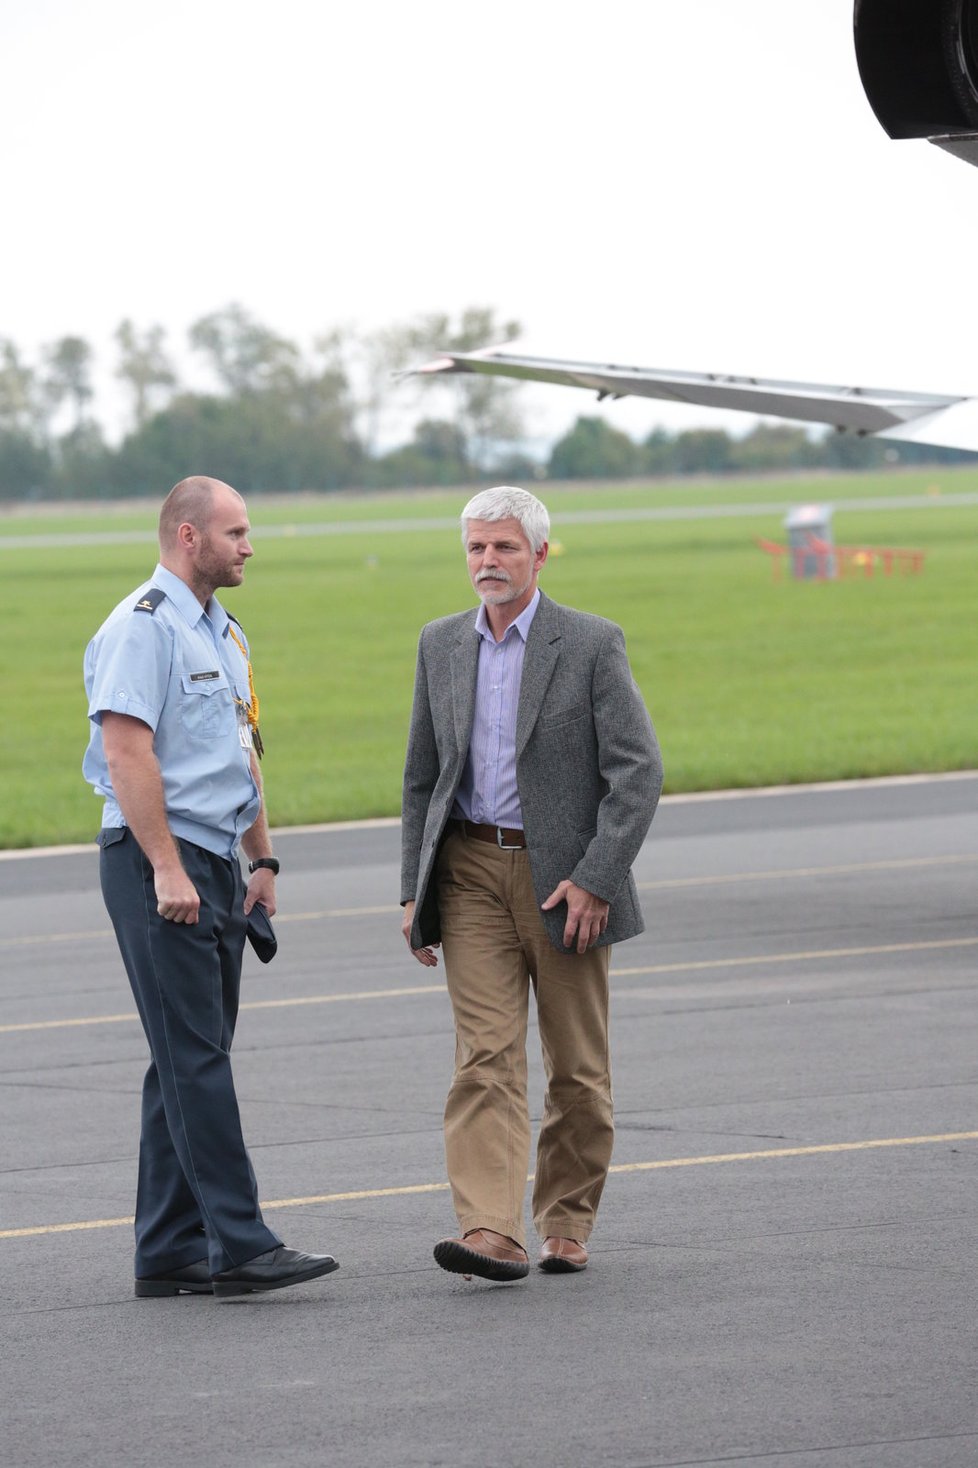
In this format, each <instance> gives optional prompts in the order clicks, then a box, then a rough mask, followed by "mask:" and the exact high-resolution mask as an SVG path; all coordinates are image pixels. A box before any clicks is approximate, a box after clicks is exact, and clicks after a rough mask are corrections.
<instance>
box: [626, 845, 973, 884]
mask: <svg viewBox="0 0 978 1468" xmlns="http://www.w3.org/2000/svg"><path fill="white" fill-rule="evenodd" d="M975 862H978V854H967V855H963V856H909V857H900V858H895V859H894V860H892V861H854V862H847V863H844V864H840V865H838V866H830V867H780V868H777V867H776V868H772V869H771V870H770V871H760V872H722V873H718V874H717V875H716V876H697V877H662V878H659V879H658V880H656V881H652V882H639V883H638V889H639V891H640V892H654V891H663V890H665V889H667V888H675V887H722V886H727V885H732V884H733V883H737V882H778V881H790V880H792V879H795V878H801V877H837V876H852V874H853V873H855V872H897V871H911V870H917V869H918V868H920V867H948V866H962V865H966V864H969V863H975Z"/></svg>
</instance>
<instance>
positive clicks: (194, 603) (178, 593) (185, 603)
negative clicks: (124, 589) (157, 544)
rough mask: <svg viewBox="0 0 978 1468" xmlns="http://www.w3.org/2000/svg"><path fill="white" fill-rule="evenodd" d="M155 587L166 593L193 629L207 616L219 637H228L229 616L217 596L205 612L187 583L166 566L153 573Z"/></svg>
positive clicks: (211, 600) (212, 599)
mask: <svg viewBox="0 0 978 1468" xmlns="http://www.w3.org/2000/svg"><path fill="white" fill-rule="evenodd" d="M153 585H154V586H158V587H159V589H160V590H161V591H165V592H166V594H167V597H168V599H169V600H170V601H172V603H173V605H174V606H175V607H176V609H177V611H178V612H179V613H180V615H181V616H182V617H183V619H184V621H185V622H187V623H189V625H190V626H191V627H196V626H197V623H198V622H199V621H200V619H201V617H203V616H207V617H209V618H210V622H211V626H212V627H213V628H214V631H215V632H216V633H217V634H218V636H220V637H226V636H227V630H228V614H227V612H226V611H225V610H224V608H223V607H222V606H221V603H220V602H219V601H218V599H217V597H216V596H213V595H212V596H211V599H210V601H209V603H208V605H207V610H206V612H205V610H204V608H203V607H202V606H201V604H200V602H199V601H198V600H197V598H196V596H195V595H194V593H193V592H192V591H191V590H190V587H189V586H188V585H187V583H186V581H184V580H182V579H181V577H179V576H177V575H176V573H175V572H174V571H168V570H167V569H166V567H165V566H157V568H156V570H155V571H154V572H153Z"/></svg>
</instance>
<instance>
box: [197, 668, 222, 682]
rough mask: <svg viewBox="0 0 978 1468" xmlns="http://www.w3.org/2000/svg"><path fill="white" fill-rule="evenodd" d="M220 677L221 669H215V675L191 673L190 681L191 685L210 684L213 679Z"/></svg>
mask: <svg viewBox="0 0 978 1468" xmlns="http://www.w3.org/2000/svg"><path fill="white" fill-rule="evenodd" d="M220 676H221V674H220V671H219V669H217V668H215V669H214V671H213V673H191V674H190V681H191V683H209V682H210V681H211V679H212V678H220Z"/></svg>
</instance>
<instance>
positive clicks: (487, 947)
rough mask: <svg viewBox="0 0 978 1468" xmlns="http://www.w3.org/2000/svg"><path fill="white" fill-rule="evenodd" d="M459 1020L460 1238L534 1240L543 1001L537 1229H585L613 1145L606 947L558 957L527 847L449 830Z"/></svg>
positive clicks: (452, 1153)
mask: <svg viewBox="0 0 978 1468" xmlns="http://www.w3.org/2000/svg"><path fill="white" fill-rule="evenodd" d="M436 882H437V891H438V906H439V910H440V914H441V929H442V949H443V952H444V957H445V972H446V979H447V983H448V992H449V995H450V997H451V1001H452V1010H453V1012H454V1015H455V1039H456V1048H455V1074H454V1077H453V1079H452V1085H451V1089H450V1091H449V1093H448V1101H447V1103H446V1106H445V1158H446V1162H447V1166H448V1177H449V1181H450V1183H451V1188H452V1198H453V1201H454V1205H455V1212H456V1214H457V1216H458V1221H459V1225H460V1227H461V1230H462V1232H463V1233H465V1232H466V1231H468V1230H469V1229H473V1228H492V1229H495V1230H497V1231H498V1232H499V1233H502V1234H508V1235H509V1236H510V1238H513V1239H515V1240H516V1241H517V1243H519V1244H521V1245H523V1246H524V1247H525V1246H526V1230H525V1226H524V1222H523V1197H524V1192H525V1188H526V1175H527V1168H528V1166H529V1160H530V1116H529V1109H528V1105H527V1069H526V1029H527V1009H528V1001H529V989H530V985H531V984H532V985H533V989H534V993H535V995H536V1002H537V1018H538V1022H539V1027H540V1043H541V1049H542V1052H543V1063H544V1068H545V1071H546V1077H547V1092H546V1097H545V1101H544V1108H543V1118H542V1122H541V1126H540V1136H539V1141H538V1145H537V1166H536V1173H535V1176H534V1182H533V1222H534V1226H535V1228H536V1230H537V1232H538V1233H539V1235H540V1236H541V1238H546V1237H547V1236H549V1235H551V1234H557V1235H560V1236H561V1237H564V1238H573V1239H579V1240H580V1241H581V1242H582V1243H583V1242H584V1241H585V1240H586V1239H587V1238H588V1236H589V1234H590V1232H591V1229H592V1227H593V1225H594V1218H595V1214H596V1212H597V1208H598V1202H599V1200H600V1198H601V1193H602V1191H603V1189H604V1184H605V1179H606V1178H607V1175H608V1167H609V1164H610V1161H611V1149H612V1144H613V1140H614V1123H613V1120H612V1101H611V1072H610V1064H609V1055H608V965H609V961H610V955H611V949H610V947H603V948H592V949H590V950H589V951H588V952H587V953H583V954H579V953H569V954H564V953H558V951H557V950H556V949H555V948H554V947H553V945H552V944H551V942H550V940H549V939H548V937H547V934H546V930H545V929H544V926H543V920H542V918H541V916H540V912H539V910H538V907H537V900H536V896H535V894H534V891H533V883H532V881H531V879H530V863H529V857H528V854H527V852H526V851H504V850H501V849H500V848H499V847H498V846H491V845H489V844H488V843H487V842H483V841H478V840H476V839H474V838H472V837H470V836H465V835H463V834H462V833H461V831H460V830H459V829H458V828H456V827H454V826H453V827H451V828H450V833H449V835H448V836H447V838H446V840H445V842H444V844H443V846H442V849H441V852H440V854H439V858H438V867H437V873H436Z"/></svg>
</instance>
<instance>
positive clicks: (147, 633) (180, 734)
mask: <svg viewBox="0 0 978 1468" xmlns="http://www.w3.org/2000/svg"><path fill="white" fill-rule="evenodd" d="M154 587H155V588H156V589H157V590H159V591H162V592H164V593H165V596H164V597H163V599H162V600H160V601H159V603H158V605H157V606H156V608H155V610H153V611H149V610H137V608H138V606H139V603H140V602H141V601H143V600H144V598H145V597H146V593H147V592H148V591H150V590H151V589H152V588H154ZM235 633H236V635H237V636H238V637H239V638H240V640H241V642H242V643H243V644H244V647H245V649H247V643H246V642H245V639H244V635H243V633H241V632H240V630H239V629H238V628H237V627H236V628H235ZM85 691H86V693H87V695H88V717H89V719H90V720H91V738H90V741H89V745H88V749H87V750H86V752H85V758H84V761H83V764H82V769H83V772H84V775H85V778H86V780H88V781H89V782H90V784H91V785H93V786H94V788H95V793H96V794H97V795H101V796H104V798H105V810H104V813H103V817H102V824H103V826H124V825H125V824H126V822H125V818H124V816H123V814H122V811H121V810H120V808H119V804H118V801H117V800H116V798H115V794H114V792H113V789H112V781H111V779H110V776H109V768H108V764H107V762H106V759H105V752H104V749H103V747H102V729H101V721H102V715H103V713H105V712H106V711H110V712H113V713H119V714H129V715H130V716H131V717H132V718H135V719H141V720H142V722H143V723H144V724H148V725H149V727H150V728H151V729H152V730H153V749H154V752H155V754H156V758H157V760H158V761H159V766H160V772H161V774H162V777H163V796H164V802H165V805H166V813H167V820H168V822H169V825H170V829H171V831H172V832H173V834H174V835H175V836H178V837H182V838H183V839H184V840H186V841H192V842H194V843H195V844H196V845H198V846H203V847H204V848H205V849H206V850H208V851H213V852H215V853H216V854H217V855H219V856H233V855H234V853H235V852H236V851H237V848H238V843H239V842H240V840H241V837H242V835H243V834H244V833H245V831H247V830H249V828H250V827H251V826H252V825H254V823H255V820H256V818H257V816H258V812H259V810H260V808H261V796H260V794H259V791H258V787H257V785H256V784H255V780H254V778H253V776H252V773H251V736H250V731H249V729H248V723H247V712H248V708H249V698H250V694H249V686H248V659H247V652H246V651H245V652H243V651H242V650H241V648H240V647H239V646H238V644H237V643H236V642H235V639H234V637H233V636H231V633H230V624H229V618H228V615H227V612H225V610H224V608H223V607H222V606H221V604H220V602H219V601H218V600H217V598H216V597H214V596H212V597H211V598H210V601H209V602H208V606H207V611H206V612H205V610H204V608H203V607H202V606H201V604H200V602H199V601H198V599H197V597H196V596H195V595H194V593H193V592H192V591H191V589H190V587H189V586H188V585H187V584H186V582H185V581H182V580H181V579H180V577H179V576H175V575H174V574H173V573H172V571H167V570H166V569H165V568H164V567H163V566H157V568H156V570H155V572H154V573H153V576H152V578H151V579H150V580H149V581H147V582H145V583H144V585H143V586H141V587H139V588H138V589H137V590H136V591H134V592H133V593H132V595H131V596H127V597H126V598H125V600H124V601H121V602H120V603H119V605H118V606H117V607H116V608H115V610H114V611H113V612H111V613H110V615H109V616H108V617H107V618H106V620H105V621H104V622H103V624H102V626H101V627H100V628H99V630H98V631H97V632H96V634H95V636H94V637H93V638H92V640H91V642H90V643H89V645H88V649H87V651H86V653H85Z"/></svg>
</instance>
